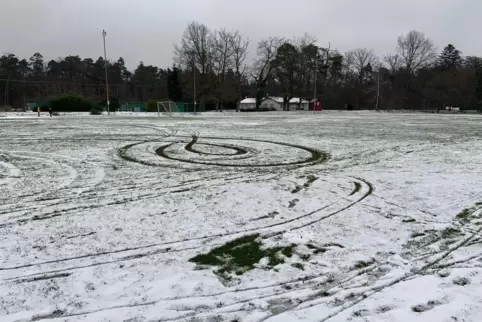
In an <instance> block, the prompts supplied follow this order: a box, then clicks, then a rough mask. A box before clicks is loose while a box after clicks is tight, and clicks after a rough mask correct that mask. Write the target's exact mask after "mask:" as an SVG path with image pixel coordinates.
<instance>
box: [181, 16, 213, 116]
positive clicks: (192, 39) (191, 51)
mask: <svg viewBox="0 0 482 322" xmlns="http://www.w3.org/2000/svg"><path fill="white" fill-rule="evenodd" d="M211 37H212V33H211V32H210V31H209V29H208V27H207V26H206V25H204V24H200V23H198V22H196V21H193V22H191V23H190V24H189V25H188V26H187V28H186V30H185V31H184V34H183V36H182V39H181V45H180V46H177V45H176V46H174V54H175V58H174V60H175V61H176V62H177V63H178V64H179V65H181V66H184V67H185V68H186V69H189V68H192V69H193V78H195V80H194V81H193V87H194V97H196V96H197V92H200V93H199V94H200V99H201V105H202V106H203V107H204V103H205V96H206V95H207V94H208V92H209V91H210V90H211V89H210V87H209V86H208V84H207V82H206V73H207V72H208V71H209V70H210V67H211V66H212V59H211V58H212V51H211V50H210V44H211ZM198 71H199V73H200V77H196V76H195V75H196V73H197V72H198ZM198 82H199V85H200V86H197V83H198ZM194 100H196V99H194Z"/></svg>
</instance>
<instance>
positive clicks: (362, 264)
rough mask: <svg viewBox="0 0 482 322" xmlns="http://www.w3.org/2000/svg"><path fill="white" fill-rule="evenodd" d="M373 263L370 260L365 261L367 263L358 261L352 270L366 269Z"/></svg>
mask: <svg viewBox="0 0 482 322" xmlns="http://www.w3.org/2000/svg"><path fill="white" fill-rule="evenodd" d="M373 263H375V261H374V260H370V261H367V262H366V261H358V262H356V264H355V266H354V268H355V269H363V268H366V267H368V266H370V265H372V264H373Z"/></svg>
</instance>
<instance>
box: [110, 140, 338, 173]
mask: <svg viewBox="0 0 482 322" xmlns="http://www.w3.org/2000/svg"><path fill="white" fill-rule="evenodd" d="M172 137H173V138H175V137H179V138H185V137H183V136H172ZM203 139H209V140H232V141H243V142H256V143H268V144H273V145H277V146H281V147H284V148H292V149H295V150H301V151H305V152H308V153H309V157H306V158H303V159H300V160H294V161H288V162H269V161H268V163H230V162H229V159H228V161H227V162H221V161H222V160H202V159H199V160H197V159H191V158H184V157H178V156H173V155H171V154H170V153H169V151H168V150H167V149H168V148H170V147H172V146H174V145H176V144H180V143H184V142H183V141H177V142H171V143H169V144H164V145H162V146H160V147H159V148H157V149H156V150H155V154H157V155H158V156H159V157H161V158H163V159H167V160H171V161H177V162H181V163H188V164H194V165H202V166H219V167H236V168H269V167H283V166H307V165H313V164H317V163H323V162H326V161H327V160H328V159H329V154H328V153H326V152H323V151H320V150H317V149H314V148H310V147H306V146H302V145H297V144H291V143H284V142H276V141H270V140H261V139H246V138H222V137H203ZM198 141H199V136H198V135H197V134H193V135H192V136H191V141H190V142H188V143H187V144H186V145H185V147H184V149H185V150H186V151H188V152H191V153H195V154H197V155H208V156H209V155H211V156H219V157H226V158H230V157H235V156H244V158H243V159H250V158H252V156H253V155H254V152H255V151H253V149H251V148H249V147H240V146H234V145H230V144H217V143H210V142H206V143H205V142H202V143H198ZM154 142H160V140H146V141H142V142H137V143H133V144H129V145H126V146H124V147H121V148H120V149H119V150H118V153H119V156H120V157H121V158H123V159H124V160H126V161H130V162H136V163H140V164H144V165H149V166H158V167H170V166H171V167H172V166H175V165H167V164H166V165H161V164H158V163H155V162H151V161H149V160H143V159H138V158H136V157H135V156H131V155H129V154H128V152H129V150H131V149H132V148H134V147H136V146H138V145H141V144H145V143H154ZM196 144H198V145H205V146H213V147H217V148H222V149H226V150H231V151H233V150H234V153H218V152H215V153H213V152H203V151H200V150H198V149H196V148H195V145H196ZM234 160H239V159H234ZM175 167H178V166H175Z"/></svg>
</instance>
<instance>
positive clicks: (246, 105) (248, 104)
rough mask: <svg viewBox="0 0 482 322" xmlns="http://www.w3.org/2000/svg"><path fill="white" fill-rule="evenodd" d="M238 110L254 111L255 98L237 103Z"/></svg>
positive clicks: (247, 98)
mask: <svg viewBox="0 0 482 322" xmlns="http://www.w3.org/2000/svg"><path fill="white" fill-rule="evenodd" d="M239 109H240V110H241V111H249V110H255V109H256V98H250V97H246V98H245V99H244V100H242V101H241V102H239Z"/></svg>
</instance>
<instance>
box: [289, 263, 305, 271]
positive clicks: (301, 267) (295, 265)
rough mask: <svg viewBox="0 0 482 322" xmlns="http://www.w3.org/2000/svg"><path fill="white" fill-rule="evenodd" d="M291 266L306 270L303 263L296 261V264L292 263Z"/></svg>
mask: <svg viewBox="0 0 482 322" xmlns="http://www.w3.org/2000/svg"><path fill="white" fill-rule="evenodd" d="M291 266H293V267H294V268H297V269H300V270H302V271H304V270H305V266H304V265H303V264H301V263H294V264H291Z"/></svg>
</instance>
